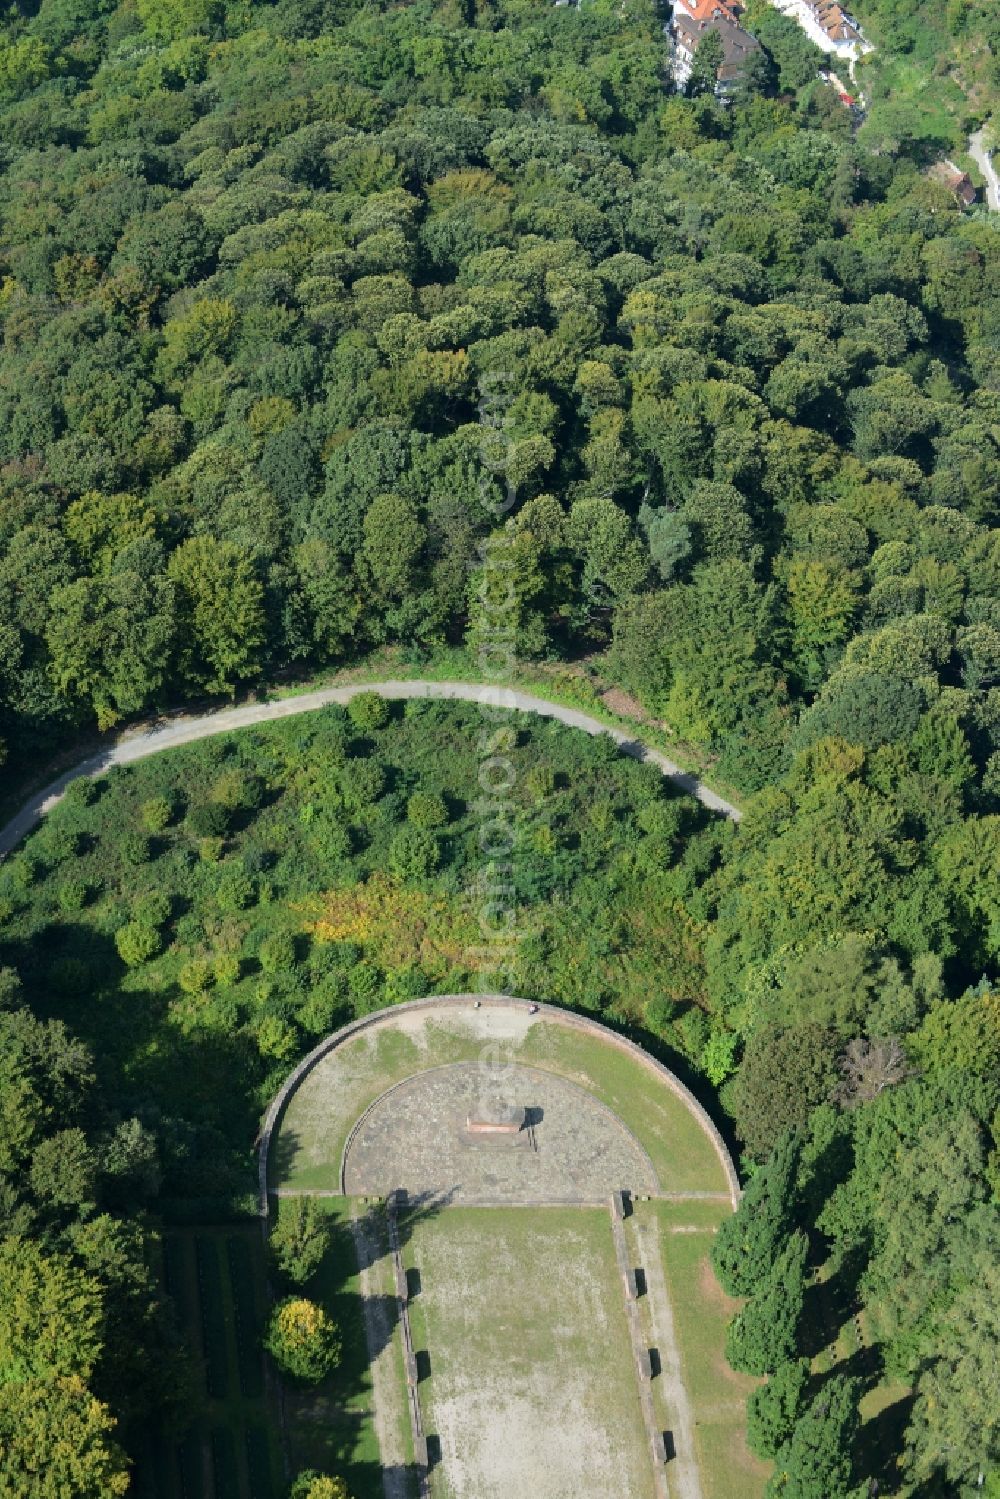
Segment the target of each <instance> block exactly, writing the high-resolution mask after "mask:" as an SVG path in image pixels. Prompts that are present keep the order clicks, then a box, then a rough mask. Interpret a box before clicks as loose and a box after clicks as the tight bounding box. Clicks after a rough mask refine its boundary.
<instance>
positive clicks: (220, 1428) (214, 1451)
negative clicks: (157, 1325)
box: [134, 1227, 284, 1499]
mask: <svg viewBox="0 0 1000 1499" xmlns="http://www.w3.org/2000/svg"><path fill="white" fill-rule="evenodd" d="M163 1270H164V1276H165V1280H166V1284H167V1289H168V1292H169V1295H170V1298H171V1300H172V1302H173V1304H174V1307H175V1310H176V1314H177V1319H178V1322H179V1325H180V1328H181V1331H182V1333H183V1335H184V1338H185V1341H186V1343H187V1346H188V1348H189V1349H190V1351H191V1354H192V1358H193V1362H194V1366H195V1399H196V1403H197V1406H198V1418H197V1420H196V1422H195V1423H194V1425H193V1426H192V1427H191V1428H190V1430H188V1431H187V1432H186V1433H182V1434H181V1435H180V1436H179V1437H178V1436H177V1435H175V1434H171V1433H166V1432H164V1431H162V1430H159V1429H151V1430H150V1431H149V1433H148V1436H147V1441H146V1444H145V1451H144V1454H143V1457H142V1459H141V1461H140V1463H139V1464H138V1467H137V1471H136V1475H135V1485H134V1486H135V1491H136V1493H137V1494H138V1495H140V1496H141V1499H280V1496H281V1495H283V1493H284V1480H283V1473H282V1460H281V1444H280V1438H279V1433H278V1425H277V1421H276V1419H275V1411H274V1410H273V1408H272V1405H271V1402H270V1401H269V1400H268V1398H267V1391H266V1388H265V1382H264V1369H263V1356H262V1354H261V1349H260V1334H261V1329H262V1326H263V1320H264V1317H265V1315H266V1305H267V1303H266V1287H265V1278H264V1255H263V1245H262V1241H261V1237H260V1231H259V1229H257V1228H255V1227H254V1228H245V1229H241V1228H196V1229H191V1230H183V1231H181V1230H176V1231H171V1232H168V1233H167V1234H166V1236H165V1239H164V1255H163Z"/></svg>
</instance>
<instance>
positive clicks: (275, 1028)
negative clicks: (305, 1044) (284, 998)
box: [257, 1015, 299, 1062]
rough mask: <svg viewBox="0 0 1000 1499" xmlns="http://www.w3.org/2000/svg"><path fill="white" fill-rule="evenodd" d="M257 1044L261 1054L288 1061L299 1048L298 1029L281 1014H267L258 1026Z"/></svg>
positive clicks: (276, 1059) (278, 1060)
mask: <svg viewBox="0 0 1000 1499" xmlns="http://www.w3.org/2000/svg"><path fill="white" fill-rule="evenodd" d="M257 1046H258V1049H259V1051H260V1054H261V1056H263V1057H273V1058H274V1059H275V1061H277V1062H286V1061H287V1060H288V1059H289V1057H293V1056H294V1055H295V1053H296V1051H297V1050H298V1046H299V1035H298V1031H297V1030H296V1029H295V1027H294V1025H291V1024H290V1023H289V1022H288V1021H287V1020H282V1019H281V1017H280V1016H279V1015H265V1016H264V1017H263V1019H262V1020H261V1022H260V1024H259V1025H258V1026H257Z"/></svg>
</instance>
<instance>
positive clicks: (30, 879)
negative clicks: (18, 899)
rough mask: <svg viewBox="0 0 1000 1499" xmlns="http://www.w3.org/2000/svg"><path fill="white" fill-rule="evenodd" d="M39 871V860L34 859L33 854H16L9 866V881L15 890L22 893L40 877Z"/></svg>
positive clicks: (40, 867) (40, 871)
mask: <svg viewBox="0 0 1000 1499" xmlns="http://www.w3.org/2000/svg"><path fill="white" fill-rule="evenodd" d="M41 873H42V864H41V860H39V859H36V858H35V856H34V854H18V856H17V858H16V859H15V860H14V862H13V864H12V865H11V868H10V877H11V882H12V884H13V885H14V888H15V890H19V891H21V892H22V893H23V892H24V891H25V890H30V889H31V886H32V885H34V884H35V882H36V881H37V880H38V879H39V878H40V877H41Z"/></svg>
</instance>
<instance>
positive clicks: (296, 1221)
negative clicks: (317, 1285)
mask: <svg viewBox="0 0 1000 1499" xmlns="http://www.w3.org/2000/svg"><path fill="white" fill-rule="evenodd" d="M330 1239H331V1233H330V1219H329V1217H328V1216H327V1214H326V1213H324V1212H322V1211H321V1209H320V1208H319V1207H318V1206H317V1204H316V1200H315V1198H313V1197H287V1198H285V1200H284V1202H283V1203H282V1204H281V1211H280V1215H279V1217H278V1225H277V1227H276V1228H275V1230H274V1233H273V1234H272V1235H271V1239H270V1243H269V1246H268V1247H269V1249H270V1252H271V1258H272V1260H273V1261H274V1264H275V1266H276V1268H277V1270H278V1272H279V1273H280V1274H281V1275H283V1276H284V1277H285V1279H286V1280H289V1281H291V1283H292V1285H294V1286H304V1285H305V1284H306V1282H307V1281H309V1280H311V1279H312V1277H313V1276H314V1275H315V1274H316V1271H317V1270H318V1269H319V1267H320V1265H321V1264H322V1263H323V1257H324V1255H325V1254H326V1252H327V1250H328V1249H329V1248H330Z"/></svg>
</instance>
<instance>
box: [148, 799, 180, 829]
mask: <svg viewBox="0 0 1000 1499" xmlns="http://www.w3.org/2000/svg"><path fill="white" fill-rule="evenodd" d="M173 815H174V808H173V804H172V802H171V801H170V798H169V797H167V796H154V797H151V798H150V800H149V801H148V802H143V804H142V806H141V808H140V809H139V816H140V818H141V819H142V825H143V827H144V828H145V829H146V832H147V833H162V832H163V829H164V828H166V827H169V825H170V823H171V821H172V819H173Z"/></svg>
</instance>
